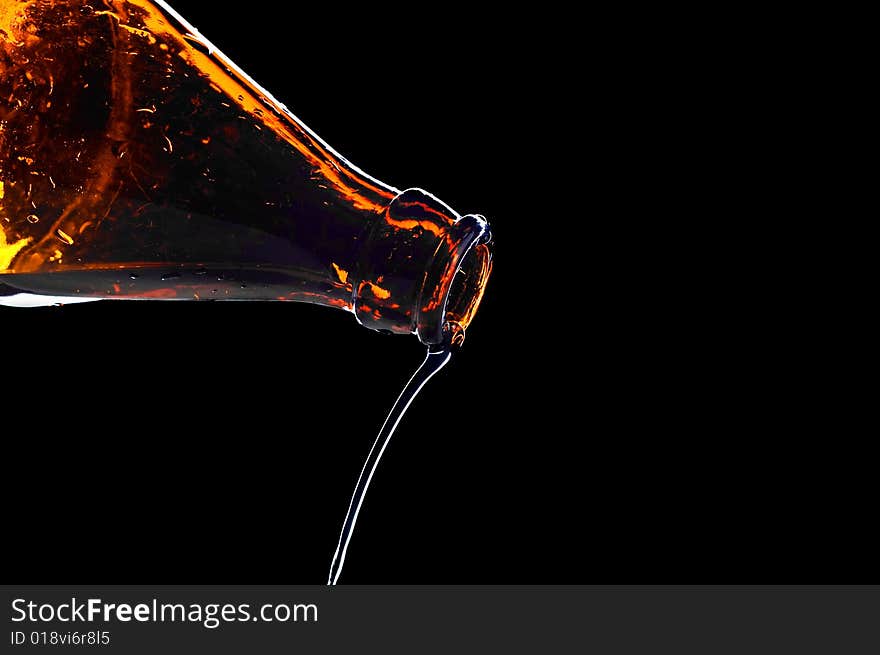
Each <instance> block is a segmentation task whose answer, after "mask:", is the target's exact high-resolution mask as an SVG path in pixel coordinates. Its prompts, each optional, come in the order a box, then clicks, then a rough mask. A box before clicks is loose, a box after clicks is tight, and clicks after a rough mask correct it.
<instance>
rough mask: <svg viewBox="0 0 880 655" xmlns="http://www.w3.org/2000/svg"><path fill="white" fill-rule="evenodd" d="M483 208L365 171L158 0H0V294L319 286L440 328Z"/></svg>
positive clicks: (2, 298) (485, 261) (471, 308)
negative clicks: (460, 210)
mask: <svg viewBox="0 0 880 655" xmlns="http://www.w3.org/2000/svg"><path fill="white" fill-rule="evenodd" d="M490 268H491V251H490V234H489V229H488V226H487V224H486V222H485V220H483V218H482V217H480V216H477V215H470V216H464V217H461V216H459V215H458V214H457V213H455V212H454V211H453V210H452V209H451V208H449V207H448V206H447V205H445V204H444V203H442V202H440V201H439V200H437V199H436V198H434V197H433V196H431V195H430V194H428V193H426V192H424V191H421V190H419V189H409V190H407V191H403V192H400V191H398V190H397V189H394V188H393V187H391V186H388V185H386V184H383V183H382V182H379V181H378V180H375V179H373V178H372V177H370V176H368V175H366V174H365V173H363V172H362V171H360V170H359V169H358V168H356V167H355V166H353V165H352V164H351V163H349V162H348V161H346V160H345V159H344V158H343V157H341V156H340V155H338V154H337V153H336V152H334V151H333V150H332V149H331V148H330V147H329V146H328V145H327V144H326V143H324V142H323V141H322V140H321V139H320V138H318V137H317V136H316V135H315V134H314V133H313V132H311V131H310V130H309V129H308V128H307V127H306V126H305V125H303V124H302V123H301V122H300V121H299V120H298V119H297V118H296V117H295V116H293V115H292V114H291V113H290V112H289V111H288V110H287V109H286V108H285V107H284V105H282V104H280V103H279V102H278V101H276V100H275V99H274V98H273V97H272V96H271V95H269V93H268V92H266V91H265V90H263V89H262V88H260V86H258V85H257V84H256V83H255V82H254V81H253V80H251V79H250V78H249V77H248V76H247V75H246V74H245V73H244V72H242V71H241V70H240V69H239V68H237V67H236V66H235V65H234V64H233V63H232V62H230V61H229V60H228V59H227V58H226V57H224V56H223V54H222V53H220V52H219V51H218V50H216V49H215V48H214V47H213V46H212V45H211V44H210V43H209V42H208V41H206V40H205V39H204V38H203V37H202V36H201V35H199V33H198V32H197V31H196V30H195V29H194V28H193V27H192V26H190V25H189V24H187V23H186V21H185V20H184V19H183V18H182V17H180V16H179V15H178V14H177V13H176V12H174V10H173V9H171V8H170V7H169V6H168V5H167V4H165V3H164V2H162V1H161V0H153V1H151V0H104V1H103V2H99V1H98V0H90V1H88V2H87V1H85V0H0V304H16V302H18V301H20V300H21V298H22V297H24V296H26V297H28V298H30V299H33V298H34V297H37V298H38V299H39V297H46V298H47V299H51V301H53V302H54V301H55V299H57V298H58V297H61V298H71V299H73V298H79V299H83V298H121V299H145V298H152V299H216V300H221V299H228V300H290V301H302V302H313V303H318V304H322V305H328V306H333V307H339V308H342V309H346V310H349V311H352V312H354V314H355V315H356V316H357V318H358V320H359V321H360V322H361V323H363V324H364V325H366V326H368V327H372V328H375V329H382V330H388V331H391V332H395V333H413V332H415V333H417V334H418V336H419V338H420V339H421V340H422V341H423V342H425V343H429V344H430V343H437V342H438V341H439V340H440V339H441V332H442V331H443V327H444V325H457V326H461V327H466V326H467V324H468V323H469V322H470V320H471V318H472V317H473V315H474V312H475V311H476V309H477V306H478V304H479V301H480V297H481V296H482V293H483V290H484V287H485V284H486V280H487V278H488V276H489V271H490Z"/></svg>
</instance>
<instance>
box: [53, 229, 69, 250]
mask: <svg viewBox="0 0 880 655" xmlns="http://www.w3.org/2000/svg"><path fill="white" fill-rule="evenodd" d="M55 235H56V236H57V237H58V238H59V239H61V240H62V241H63V242H64V243H66V244H67V245H68V246H72V245H73V237H72V236H70V235H69V234H68V233H67V232H65V231H64V230H62V229H61V228H58V229H57V230H55Z"/></svg>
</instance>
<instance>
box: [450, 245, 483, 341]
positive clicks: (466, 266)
mask: <svg viewBox="0 0 880 655" xmlns="http://www.w3.org/2000/svg"><path fill="white" fill-rule="evenodd" d="M491 270H492V254H491V251H490V250H489V245H488V244H486V243H480V244H477V245H475V246H473V247H472V248H470V249H469V250H468V251H467V253H465V256H464V258H463V259H462V261H461V265H460V266H459V267H458V270H457V271H456V272H455V277H453V278H452V284H451V285H450V288H449V295H448V296H447V298H446V321H447V322H450V323H457V324H458V325H459V326H460V327H461V328H462V329H467V326H468V325H469V324H470V322H471V319H473V317H474V314H476V313H477V309H478V308H479V306H480V301H481V300H482V299H483V293H484V292H485V290H486V282H487V281H488V279H489V273H490V272H491Z"/></svg>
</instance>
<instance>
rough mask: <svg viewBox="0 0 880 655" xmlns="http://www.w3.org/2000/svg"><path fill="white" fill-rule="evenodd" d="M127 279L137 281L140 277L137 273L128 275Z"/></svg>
mask: <svg viewBox="0 0 880 655" xmlns="http://www.w3.org/2000/svg"><path fill="white" fill-rule="evenodd" d="M128 277H129V278H130V279H132V280H137V279H138V278H139V277H140V276H139V275H138V274H137V273H129V274H128Z"/></svg>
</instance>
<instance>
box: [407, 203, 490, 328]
mask: <svg viewBox="0 0 880 655" xmlns="http://www.w3.org/2000/svg"><path fill="white" fill-rule="evenodd" d="M472 253H473V254H475V255H476V259H473V257H472V256H471V255H472ZM471 266H473V270H465V269H467V268H469V267H471ZM491 270H492V231H491V228H490V227H489V223H488V222H487V221H486V219H485V218H484V217H483V216H481V215H479V214H468V215H466V216H462V217H461V218H459V219H458V220H457V221H455V222H454V223H452V224H451V225H450V226H448V227H447V228H445V230H444V234H443V236H442V239H441V242H440V244H439V245H438V248H437V252H436V253H435V256H434V258H433V260H432V262H431V265H430V266H429V268H428V270H427V271H426V273H425V278H424V283H423V284H422V288H421V290H420V293H419V301H418V304H417V307H416V316H415V325H416V334H417V335H418V338H419V340H420V341H421V342H422V343H425V344H428V345H434V344H439V343H442V342H444V341H445V340H447V339H449V338H452V339H453V341H454V342H455V341H456V340H457V341H459V343H460V341H462V340H463V339H464V332H465V330H466V329H467V327H468V325H469V324H470V322H471V320H472V319H473V317H474V315H475V314H476V312H477V309H478V308H479V305H480V301H481V300H482V298H483V294H484V292H485V288H486V283H487V281H488V279H489V276H490V274H491ZM459 272H463V273H465V274H466V275H467V276H468V277H471V278H472V281H471V282H467V283H466V286H465V287H464V288H463V289H462V290H461V292H460V293H458V294H457V296H458V297H457V298H452V297H451V293H452V290H453V288H454V286H455V285H454V284H453V283H454V282H455V279H456V276H457V275H458V274H459ZM474 274H475V275H474ZM450 301H452V302H453V306H452V307H450V306H449V303H450Z"/></svg>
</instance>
